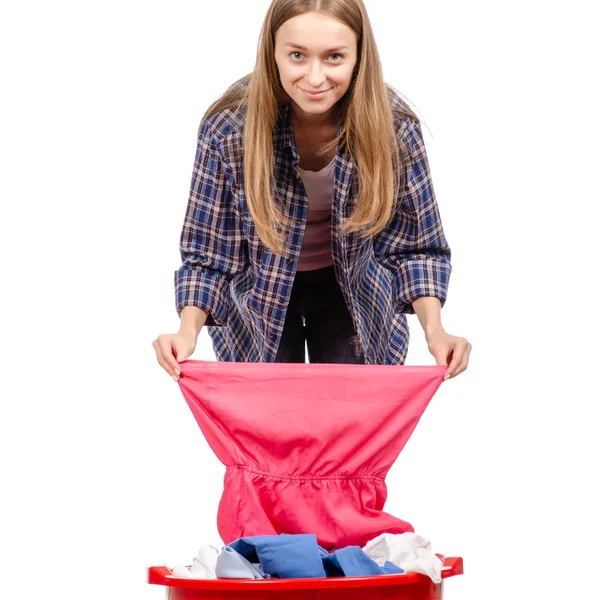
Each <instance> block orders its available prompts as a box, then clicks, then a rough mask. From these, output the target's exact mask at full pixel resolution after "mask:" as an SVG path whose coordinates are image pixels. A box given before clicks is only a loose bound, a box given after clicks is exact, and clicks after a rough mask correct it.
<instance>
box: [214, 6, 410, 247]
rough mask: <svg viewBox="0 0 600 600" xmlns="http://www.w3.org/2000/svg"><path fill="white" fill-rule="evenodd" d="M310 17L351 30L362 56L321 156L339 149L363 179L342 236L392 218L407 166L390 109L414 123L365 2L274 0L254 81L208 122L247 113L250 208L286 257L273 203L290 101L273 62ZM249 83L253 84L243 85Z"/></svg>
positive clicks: (365, 232)
mask: <svg viewBox="0 0 600 600" xmlns="http://www.w3.org/2000/svg"><path fill="white" fill-rule="evenodd" d="M309 11H317V12H320V13H325V14H327V15H329V16H331V17H333V18H335V19H337V20H339V21H341V22H342V23H344V24H345V25H347V26H348V27H350V29H352V30H353V31H354V32H355V33H356V35H357V38H358V57H357V63H356V67H355V70H354V76H353V79H352V83H351V85H350V88H349V89H348V91H347V92H346V94H345V96H344V97H343V98H342V99H341V100H339V102H338V109H339V116H340V120H341V130H340V133H339V135H338V136H336V137H335V138H334V139H333V140H332V141H331V142H330V143H328V144H325V145H324V146H323V147H322V149H321V152H322V153H327V152H328V151H330V150H331V149H332V148H333V147H336V146H337V145H338V144H339V145H340V148H343V149H344V151H345V152H347V153H348V154H349V155H350V156H351V157H352V160H353V162H354V165H355V173H356V175H355V177H356V176H357V181H358V196H357V198H356V201H355V205H354V208H353V210H352V212H351V214H350V216H349V218H348V219H346V220H345V221H344V222H343V223H342V232H343V233H344V234H348V233H352V232H356V231H360V235H361V236H365V237H366V236H371V235H376V234H377V233H379V232H380V231H382V230H383V229H384V228H385V226H386V225H387V223H388V222H389V220H390V219H391V217H392V215H393V212H394V208H395V204H396V196H397V191H398V189H399V186H400V185H401V174H402V172H403V168H402V167H403V164H402V158H401V152H400V148H399V146H398V142H397V138H396V132H395V127H394V120H393V115H392V111H393V110H395V111H397V112H400V113H403V114H407V115H409V116H411V117H414V118H416V117H415V115H414V113H412V112H411V111H410V109H409V108H408V106H406V108H405V109H404V108H398V107H395V108H394V109H393V108H392V107H391V106H390V102H389V97H388V94H389V93H390V92H389V89H388V86H386V84H385V82H384V80H383V71H382V68H381V62H380V59H379V53H378V51H377V46H376V44H375V39H374V35H373V30H372V28H371V24H370V22H369V17H368V15H367V11H366V8H365V6H364V4H363V2H362V0H273V2H272V3H271V6H270V7H269V10H268V11H267V15H266V17H265V20H264V23H263V26H262V31H261V35H260V39H259V43H258V51H257V59H256V65H255V67H254V71H253V72H252V73H251V75H249V76H246V77H245V78H242V79H241V80H239V81H238V82H236V84H234V85H233V86H231V88H230V90H228V91H227V92H226V93H225V94H224V95H223V96H222V97H221V98H220V99H219V100H217V101H216V102H215V103H213V104H212V105H211V106H210V107H209V109H208V111H207V112H206V114H205V115H204V118H206V117H208V116H210V115H211V114H214V113H216V112H220V111H222V110H225V109H236V108H240V107H245V108H246V109H247V113H246V121H245V127H244V148H243V149H244V177H245V193H246V201H247V203H248V209H249V211H250V214H251V215H252V219H253V223H254V226H255V228H256V231H257V233H258V235H259V237H260V239H261V240H262V242H263V243H264V244H265V245H266V246H268V247H269V248H270V249H271V250H272V251H274V252H278V253H281V252H282V240H281V238H280V235H279V231H280V229H281V228H283V227H286V226H288V222H287V221H288V220H287V219H286V218H285V217H284V216H283V215H282V214H281V212H280V210H279V209H278V207H277V204H276V203H275V200H274V198H273V190H274V189H275V188H274V149H273V130H274V128H275V124H276V122H277V118H278V114H279V105H280V104H285V103H286V102H289V101H290V99H289V96H288V95H287V94H286V92H285V91H284V89H283V87H282V85H281V81H280V79H279V73H278V70H277V65H276V63H275V33H276V32H277V30H278V29H279V28H280V27H281V26H282V25H283V24H284V23H285V22H286V21H288V20H289V19H291V18H293V17H295V16H297V15H300V14H302V13H305V12H309ZM241 82H244V83H245V82H247V85H241V86H240V85H239V84H240V83H241Z"/></svg>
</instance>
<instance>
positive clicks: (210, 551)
mask: <svg viewBox="0 0 600 600" xmlns="http://www.w3.org/2000/svg"><path fill="white" fill-rule="evenodd" d="M217 556H219V550H218V549H217V548H215V547H214V546H202V548H200V551H199V552H198V554H197V555H196V557H195V558H194V560H193V561H192V566H191V567H190V568H189V569H188V568H187V567H186V566H185V565H184V564H183V563H177V564H176V565H175V566H174V567H173V569H172V572H173V575H174V576H175V577H181V578H184V579H216V578H217Z"/></svg>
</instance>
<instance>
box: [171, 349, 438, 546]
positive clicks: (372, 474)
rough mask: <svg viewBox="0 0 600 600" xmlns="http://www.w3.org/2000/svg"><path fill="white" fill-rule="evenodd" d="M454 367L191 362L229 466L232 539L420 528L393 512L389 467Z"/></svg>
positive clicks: (191, 377) (184, 367) (191, 388)
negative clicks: (388, 503)
mask: <svg viewBox="0 0 600 600" xmlns="http://www.w3.org/2000/svg"><path fill="white" fill-rule="evenodd" d="M446 368H447V367H445V366H441V367H407V366H383V365H331V364H312V365H311V364H306V365H304V364H283V363H275V364H273V363H232V362H201V361H193V360H188V361H184V362H182V363H180V369H181V378H180V380H179V383H180V388H181V391H182V392H183V395H184V397H185V399H186V401H187V403H188V405H189V407H190V408H191V410H192V413H193V414H194V417H195V418H196V421H197V422H198V424H199V426H200V428H201V430H202V432H203V433H204V435H205V436H206V439H207V440H208V443H209V444H210V446H211V448H212V449H213V451H214V452H215V454H216V455H217V457H218V458H219V460H220V461H221V462H222V463H223V464H225V465H226V467H227V469H226V474H225V482H224V491H223V496H222V498H221V502H220V505H219V511H218V516H217V524H218V528H219V533H220V535H221V537H222V538H223V541H224V542H225V543H226V544H227V543H230V542H232V541H234V540H236V539H238V538H241V537H245V536H254V535H275V534H279V533H314V534H316V536H317V539H318V541H319V544H321V545H322V546H323V547H324V548H326V549H328V550H331V549H334V548H343V547H345V546H351V545H359V546H364V545H365V544H366V543H367V542H368V541H369V540H371V539H373V538H375V537H376V536H378V535H379V534H381V533H386V532H387V533H404V532H406V531H413V528H412V526H411V525H410V524H409V523H407V522H406V521H402V520H401V519H398V518H396V517H393V516H391V515H389V514H387V513H385V512H383V506H384V504H385V501H386V497H387V489H386V485H385V476H386V474H387V473H388V471H389V469H390V467H391V466H392V464H393V463H394V461H395V460H396V458H397V457H398V454H399V453H400V451H401V450H402V448H403V447H404V445H405V444H406V442H407V440H408V438H409V437H410V435H411V433H412V432H413V430H414V428H415V427H416V425H417V422H418V421H419V419H420V418H421V416H422V414H423V412H424V411H425V409H426V407H427V405H428V403H429V401H430V399H431V398H432V397H433V395H434V394H435V392H436V390H437V389H438V387H439V386H440V384H441V383H442V379H443V375H444V373H445V371H446Z"/></svg>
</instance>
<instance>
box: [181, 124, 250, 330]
mask: <svg viewBox="0 0 600 600" xmlns="http://www.w3.org/2000/svg"><path fill="white" fill-rule="evenodd" d="M226 166H227V165H226V163H225V161H224V160H223V157H222V156H221V154H220V153H219V150H218V147H217V144H216V142H215V139H214V135H212V132H211V128H210V124H209V122H208V121H207V120H205V121H204V123H203V124H202V125H201V127H200V130H199V132H198V146H197V150H196V158H195V161H194V169H193V172H192V182H191V186H190V194H189V199H188V204H187V209H186V214H185V219H184V222H183V229H182V231H181V238H180V253H181V259H182V265H181V267H180V268H179V269H178V270H177V271H175V302H176V308H177V314H178V315H179V316H181V311H182V309H183V307H184V306H197V307H198V308H201V309H202V310H204V311H206V312H207V313H208V315H209V316H208V319H207V321H206V324H207V325H217V326H221V325H224V324H225V323H226V322H227V314H228V306H229V302H230V299H229V281H230V279H231V278H232V277H233V276H234V275H235V274H236V273H239V272H241V271H242V270H243V269H244V268H245V263H246V259H245V256H246V253H245V251H244V235H243V227H242V224H241V222H240V218H239V215H238V212H237V210H236V209H235V207H234V201H233V194H232V190H231V187H232V186H231V183H232V175H231V174H230V172H229V174H228V173H227V171H228V169H227V168H226Z"/></svg>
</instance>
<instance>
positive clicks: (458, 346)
mask: <svg viewBox="0 0 600 600" xmlns="http://www.w3.org/2000/svg"><path fill="white" fill-rule="evenodd" d="M467 343H468V342H467V340H464V341H458V342H455V343H454V344H453V346H452V347H451V348H452V360H451V361H450V364H449V365H448V370H447V371H446V374H445V375H444V380H447V379H452V377H454V375H455V374H456V369H458V367H459V366H460V363H461V362H462V359H463V356H464V353H465V350H466V347H467Z"/></svg>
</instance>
